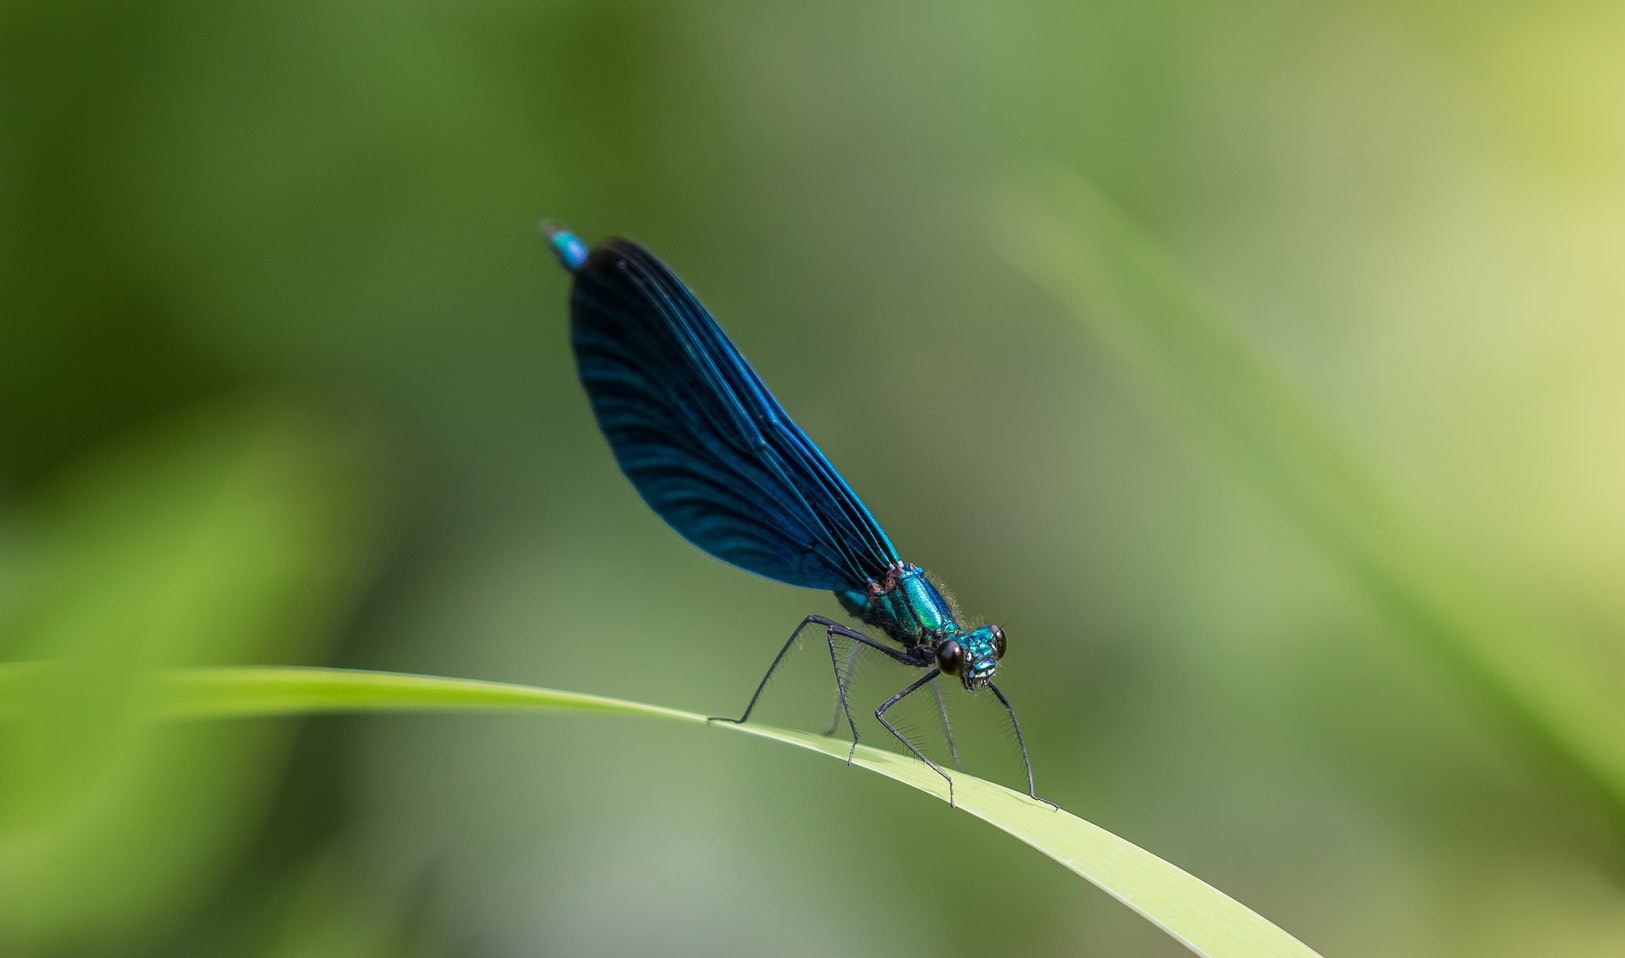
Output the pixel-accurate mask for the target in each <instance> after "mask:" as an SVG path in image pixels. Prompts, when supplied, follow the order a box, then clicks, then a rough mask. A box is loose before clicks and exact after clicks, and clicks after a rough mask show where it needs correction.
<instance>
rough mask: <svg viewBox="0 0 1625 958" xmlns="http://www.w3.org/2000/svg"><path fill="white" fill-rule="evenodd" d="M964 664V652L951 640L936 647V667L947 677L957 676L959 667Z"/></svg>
mask: <svg viewBox="0 0 1625 958" xmlns="http://www.w3.org/2000/svg"><path fill="white" fill-rule="evenodd" d="M964 664H965V650H964V649H962V648H960V647H959V643H958V642H955V641H954V640H953V639H949V640H948V641H946V642H944V643H942V644H941V645H939V646H937V665H938V666H939V667H940V668H941V669H942V671H944V672H946V673H948V674H949V675H958V674H959V667H960V666H962V665H964Z"/></svg>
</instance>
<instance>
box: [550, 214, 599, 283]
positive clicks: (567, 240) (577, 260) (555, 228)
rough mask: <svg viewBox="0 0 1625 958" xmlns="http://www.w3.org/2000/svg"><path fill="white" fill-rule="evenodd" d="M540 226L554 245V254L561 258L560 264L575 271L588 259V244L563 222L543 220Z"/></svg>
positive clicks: (551, 244) (552, 245)
mask: <svg viewBox="0 0 1625 958" xmlns="http://www.w3.org/2000/svg"><path fill="white" fill-rule="evenodd" d="M540 228H541V231H542V235H543V236H545V237H547V243H548V245H549V246H551V247H553V255H554V256H557V257H558V258H559V265H561V266H563V267H564V268H565V269H567V270H569V271H570V272H572V273H573V272H575V271H576V270H578V269H580V268H581V264H582V263H585V262H586V261H587V244H586V243H583V242H581V238H580V237H579V236H577V235H576V234H574V233H572V232H570V231H569V230H568V229H566V228H565V227H564V225H563V224H562V223H555V222H553V221H552V220H543V221H542V225H541V227H540Z"/></svg>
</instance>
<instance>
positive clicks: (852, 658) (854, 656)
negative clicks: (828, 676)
mask: <svg viewBox="0 0 1625 958" xmlns="http://www.w3.org/2000/svg"><path fill="white" fill-rule="evenodd" d="M861 648H863V646H862V645H860V644H858V643H856V642H853V643H852V651H850V652H848V653H847V654H846V680H847V681H848V682H850V681H852V670H853V669H854V668H856V667H857V664H858V650H859V649H861ZM835 681H836V682H837V683H839V682H840V677H839V675H837V676H836V679H835ZM836 693H837V696H838V697H837V698H836V699H835V711H834V712H833V713H831V714H830V717H829V728H827V729H824V734H825V735H834V734H835V726H836V725H839V724H840V721H841V709H843V708H845V707H846V696H845V695H844V694H841V690H840V686H839V684H837V685H836ZM851 717H852V714H851V710H850V709H847V718H848V719H850V718H851Z"/></svg>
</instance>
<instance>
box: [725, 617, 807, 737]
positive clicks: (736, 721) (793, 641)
mask: <svg viewBox="0 0 1625 958" xmlns="http://www.w3.org/2000/svg"><path fill="white" fill-rule="evenodd" d="M814 622H816V623H818V624H819V625H834V624H835V623H834V622H831V621H830V620H829V619H826V618H824V617H823V616H821V615H809V616H807V617H806V618H805V619H802V620H801V624H800V625H798V626H796V628H795V631H794V632H791V633H790V637H789V638H788V639H786V640H784V648H782V649H779V654H778V655H775V656H773V664H772V665H769V666H768V667H767V674H766V675H764V676H762V681H761V682H759V683H757V685H756V692H755V694H754V695H752V696H751V697H750V704H749V705H746V706H745V714H744V715H741V716H739V717H738V718H736V719H734V718H728V717H726V716H722V715H713V716H711V717H710V718H708V719H706V721H708V722H732V723H734V724H735V725H741V724H743V723H744V722H745V721H746V720H747V719H749V718H750V713H751V711H752V710H753V709H755V708H756V700H757V699H759V698H761V697H762V689H765V688H767V680H768V679H770V678H772V677H773V671H774V670H775V669H777V668H778V667H779V663H780V662H782V661H784V655H785V653H786V652H789V651H790V646H792V645H795V644H796V637H797V636H799V635H800V634H801V630H802V629H805V628H806V627H807V626H808V625H809V624H811V623H814Z"/></svg>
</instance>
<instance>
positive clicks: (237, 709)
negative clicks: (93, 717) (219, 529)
mask: <svg viewBox="0 0 1625 958" xmlns="http://www.w3.org/2000/svg"><path fill="white" fill-rule="evenodd" d="M13 668H16V667H13ZM5 671H6V670H5V669H3V668H0V689H6V688H8V687H12V686H14V684H15V682H16V678H15V677H13V678H12V679H11V680H9V681H8V680H6V679H5V677H4V676H5ZM149 708H150V709H151V710H152V713H153V714H155V715H157V716H160V717H163V718H170V719H210V718H212V719H222V718H249V717H273V716H297V715H310V714H318V713H378V712H436V711H440V712H451V711H459V712H463V711H479V710H512V711H544V712H602V713H620V714H627V715H642V716H647V717H650V718H661V719H668V720H672V721H678V722H687V723H689V724H692V725H702V726H703V725H709V727H711V728H716V729H726V730H729V731H732V732H741V733H743V734H746V735H754V736H757V737H760V738H765V739H771V740H773V741H776V742H783V743H785V744H787V745H794V746H796V747H798V748H804V749H807V750H809V751H813V752H818V753H820V754H823V755H827V756H829V757H831V758H834V759H838V760H842V761H844V760H845V759H846V755H847V749H848V748H849V744H848V743H846V742H842V741H840V740H838V739H833V738H826V737H823V736H818V735H812V734H809V733H806V732H796V731H790V730H787V729H780V728H773V727H771V726H766V725H755V724H749V725H733V724H731V723H726V722H718V723H714V724H712V723H707V722H706V718H705V716H703V715H698V714H695V713H693V712H684V711H679V710H677V709H668V708H662V707H660V706H655V705H645V704H643V703H640V702H628V701H624V700H621V699H611V698H603V697H601V696H596V695H585V694H582V693H579V692H561V691H558V690H555V689H546V688H537V687H533V686H526V685H510V684H505V683H500V682H480V681H474V680H470V679H450V678H438V677H435V676H427V675H405V674H399V673H390V672H364V671H354V670H347V669H320V668H293V667H273V666H264V667H240V668H195V669H179V670H173V671H170V672H167V673H163V674H162V675H161V676H160V678H159V681H158V682H156V683H155V685H154V689H153V694H152V697H151V699H150V700H149ZM852 764H854V765H858V766H861V767H863V768H866V769H869V770H870V771H873V772H876V773H879V774H881V775H884V776H886V777H887V778H890V779H893V780H894V781H897V782H901V783H903V784H905V785H908V786H911V787H913V788H917V789H919V790H920V791H922V792H927V793H929V794H931V795H934V796H936V797H937V798H939V799H942V800H943V801H946V800H947V797H948V795H947V787H946V785H945V783H944V782H943V781H942V779H941V778H939V777H938V776H937V775H936V774H935V773H933V772H931V771H930V770H929V769H927V768H926V767H925V766H924V765H922V764H921V763H920V762H918V761H915V760H914V759H912V758H909V757H907V756H904V755H901V754H899V753H896V752H888V751H884V750H882V749H876V748H870V747H868V746H865V745H859V746H858V749H857V753H856V755H855V756H854V757H853V760H852ZM954 798H955V801H956V803H957V806H958V807H959V809H960V810H962V811H964V812H966V813H968V814H970V815H973V816H975V817H976V818H980V819H982V820H983V821H985V822H987V823H988V824H990V825H992V826H994V827H995V828H998V829H1000V830H1002V831H1004V832H1007V833H1008V834H1010V835H1013V836H1014V837H1016V838H1017V839H1019V840H1020V841H1022V842H1025V843H1026V844H1027V845H1030V846H1032V847H1033V848H1034V849H1036V850H1038V851H1039V852H1042V853H1043V854H1045V855H1047V856H1049V857H1050V858H1053V859H1054V860H1055V861H1057V862H1060V863H1061V864H1062V865H1063V866H1065V867H1066V868H1068V869H1070V870H1071V871H1073V872H1075V873H1077V874H1078V875H1081V876H1082V877H1084V878H1086V879H1088V880H1089V881H1090V882H1092V883H1094V884H1095V885H1096V886H1098V887H1099V888H1101V889H1102V890H1103V891H1105V892H1106V893H1107V894H1109V895H1111V896H1112V897H1113V898H1116V899H1117V900H1118V901H1120V902H1122V903H1123V904H1125V905H1127V906H1128V907H1130V908H1132V909H1134V910H1135V911H1136V912H1139V913H1140V914H1141V915H1143V916H1144V917H1145V918H1146V919H1148V920H1149V921H1151V922H1152V923H1153V924H1155V925H1157V926H1158V927H1160V928H1162V929H1163V930H1164V931H1166V932H1167V933H1168V934H1170V935H1172V936H1173V937H1174V938H1176V939H1178V940H1179V941H1180V942H1182V943H1183V944H1184V945H1185V946H1186V947H1188V948H1189V949H1190V950H1191V951H1193V952H1195V953H1196V954H1199V955H1205V956H1208V958H1311V956H1314V955H1315V952H1313V951H1311V950H1310V949H1309V948H1308V947H1306V946H1305V945H1303V944H1302V943H1301V942H1299V941H1298V940H1297V939H1295V938H1293V937H1292V936H1291V935H1288V934H1287V933H1286V932H1284V931H1282V930H1281V929H1279V928H1277V927H1276V926H1274V925H1272V924H1270V923H1269V922H1268V921H1266V920H1264V919H1263V918H1261V917H1259V916H1258V915H1257V914H1256V913H1254V912H1253V911H1251V910H1249V909H1248V908H1247V907H1246V906H1244V905H1242V904H1240V903H1239V902H1237V901H1235V900H1234V899H1232V898H1230V897H1229V896H1227V895H1225V894H1224V893H1223V892H1220V891H1219V890H1217V889H1215V888H1213V887H1212V886H1210V885H1208V884H1207V883H1205V882H1203V881H1202V880H1200V879H1198V878H1196V877H1194V876H1192V875H1190V874H1187V873H1186V872H1184V871H1181V870H1180V869H1178V868H1176V867H1175V866H1173V865H1171V864H1169V863H1168V862H1165V861H1163V860H1162V859H1160V858H1158V857H1157V856H1155V855H1153V854H1151V853H1150V852H1147V851H1145V850H1143V849H1141V848H1139V847H1137V846H1135V845H1133V844H1131V843H1129V842H1127V841H1125V840H1123V839H1121V838H1119V837H1117V836H1116V835H1113V834H1112V833H1110V832H1108V831H1106V830H1105V829H1102V828H1100V827H1098V826H1096V825H1092V824H1090V823H1089V822H1087V821H1084V820H1083V819H1081V818H1078V817H1076V816H1074V815H1072V814H1070V813H1068V812H1064V811H1055V810H1053V809H1051V808H1050V807H1049V806H1047V805H1040V804H1038V803H1036V802H1034V801H1033V800H1032V799H1031V798H1028V797H1027V796H1026V795H1023V794H1021V793H1019V792H1015V791H1012V790H1010V789H1008V788H1005V787H1003V786H1001V785H996V784H994V783H992V782H987V781H983V780H981V779H978V778H975V777H973V776H970V775H967V774H965V773H963V772H955V773H954Z"/></svg>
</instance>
